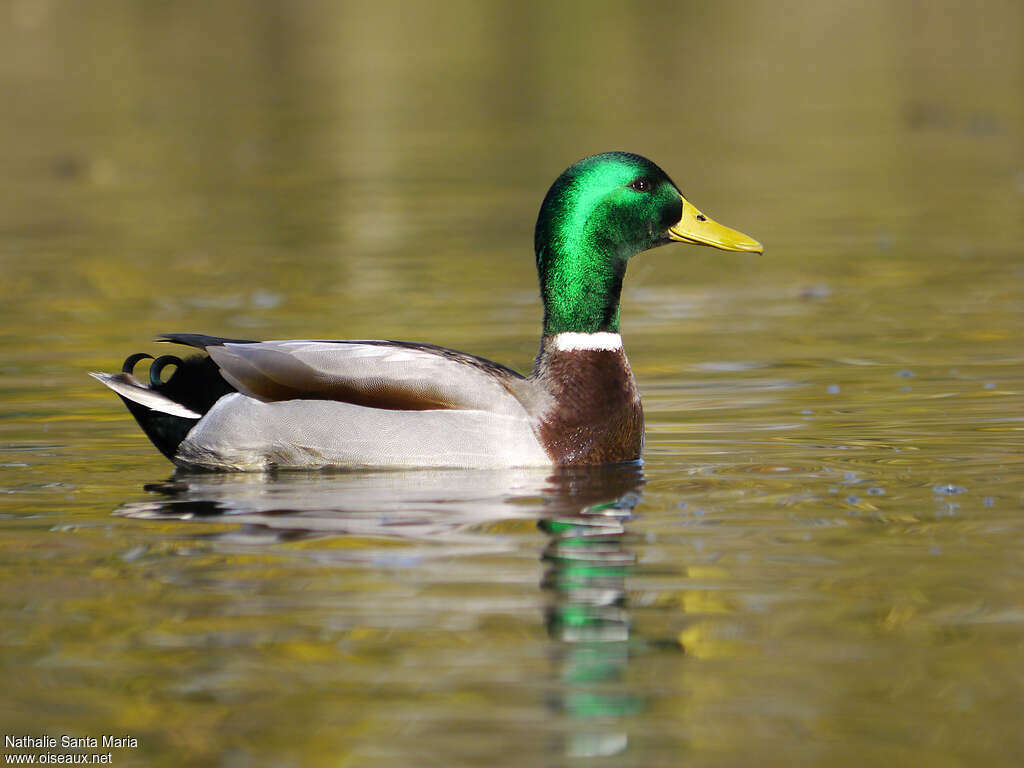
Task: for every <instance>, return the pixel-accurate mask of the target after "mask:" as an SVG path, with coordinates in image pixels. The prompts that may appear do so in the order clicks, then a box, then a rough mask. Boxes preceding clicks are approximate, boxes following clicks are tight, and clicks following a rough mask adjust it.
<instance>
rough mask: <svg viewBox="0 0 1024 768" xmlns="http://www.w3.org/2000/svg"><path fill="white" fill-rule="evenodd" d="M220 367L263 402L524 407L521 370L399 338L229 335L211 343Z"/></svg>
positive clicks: (415, 407) (241, 388)
mask: <svg viewBox="0 0 1024 768" xmlns="http://www.w3.org/2000/svg"><path fill="white" fill-rule="evenodd" d="M206 352H207V353H208V354H209V355H210V357H211V358H213V361H214V362H215V363H216V364H217V366H218V367H219V368H220V371H221V375H222V376H223V377H224V378H225V379H226V380H227V381H228V382H229V383H230V384H231V385H232V386H234V387H235V388H237V389H238V391H239V392H242V393H243V394H246V395H249V396H250V397H253V398H256V399H258V400H263V401H265V402H273V401H281V400H300V399H305V400H338V401H342V402H346V403H352V404H355V405H362V406H366V407H370V408H386V409H391V410H413V411H416V410H436V409H457V410H482V411H492V412H496V413H511V412H515V411H519V412H521V409H522V405H521V404H520V403H519V400H518V399H517V397H516V395H515V390H516V389H518V388H520V387H522V386H523V384H524V383H525V380H524V379H523V377H522V376H520V375H519V374H517V373H516V372H515V371H512V370H511V369H509V368H506V367H504V366H502V365H499V364H497V363H494V362H491V361H490V360H485V359H483V358H479V357H474V356H473V355H467V354H464V353H462V352H456V351H454V350H450V349H445V348H443V347H434V346H432V345H427V344H412V343H407V342H395V341H265V342H256V343H244V342H243V343H236V342H230V341H225V342H223V343H220V344H216V345H209V346H206Z"/></svg>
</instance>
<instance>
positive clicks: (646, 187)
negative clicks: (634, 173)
mask: <svg viewBox="0 0 1024 768" xmlns="http://www.w3.org/2000/svg"><path fill="white" fill-rule="evenodd" d="M626 186H627V187H629V188H630V189H632V190H634V191H636V192H650V191H651V182H650V181H649V180H648V179H646V178H644V177H643V176H641V177H640V178H639V179H633V180H632V181H631V182H629V184H627V185H626Z"/></svg>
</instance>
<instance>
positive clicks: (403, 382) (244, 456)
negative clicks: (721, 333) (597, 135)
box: [94, 152, 761, 469]
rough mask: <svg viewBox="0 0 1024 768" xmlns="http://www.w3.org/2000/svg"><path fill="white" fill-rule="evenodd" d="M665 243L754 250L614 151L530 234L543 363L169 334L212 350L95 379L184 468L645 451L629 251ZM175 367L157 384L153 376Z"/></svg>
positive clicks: (582, 457) (575, 460) (632, 455)
mask: <svg viewBox="0 0 1024 768" xmlns="http://www.w3.org/2000/svg"><path fill="white" fill-rule="evenodd" d="M672 241H678V242H687V243H698V244H702V245H710V246H713V247H715V248H721V249H724V250H732V251H760V250H761V245H760V244H759V243H758V242H757V241H755V240H752V239H751V238H749V237H747V236H746V235H743V234H741V233H739V232H736V231H734V230H731V229H728V228H726V227H723V226H721V225H719V224H716V223H715V222H713V221H711V220H710V219H708V218H707V217H706V216H704V215H703V214H702V213H701V212H700V211H698V210H697V209H696V208H694V207H693V206H692V205H691V204H690V203H688V202H687V201H686V200H685V199H683V197H682V195H681V194H680V193H679V190H678V189H677V188H676V186H675V184H673V183H672V181H671V180H670V179H669V178H668V176H666V175H665V173H664V172H663V171H662V170H661V169H660V168H658V167H657V166H656V165H654V164H653V163H652V162H650V161H649V160H646V159H644V158H642V157H639V156H638V155H631V154H625V153H621V152H613V153H607V154H602V155H594V156H592V157H588V158H586V159H584V160H581V161H580V162H578V163H576V164H575V165H573V166H572V167H570V168H569V169H568V170H566V171H565V172H564V173H563V174H562V175H561V176H559V177H558V179H557V180H556V181H555V183H554V185H553V186H552V187H551V189H550V190H549V191H548V194H547V196H546V197H545V198H544V203H543V204H542V206H541V209H540V215H539V217H538V220H537V229H536V235H535V248H536V253H537V270H538V273H539V276H540V287H541V294H542V298H543V300H544V333H543V337H542V339H541V346H540V352H539V354H538V355H537V360H536V363H535V367H534V371H533V373H532V374H531V375H530V376H529V377H522V376H520V375H519V374H518V373H516V372H515V371H512V370H510V369H508V368H505V367H504V366H501V365H499V364H497V363H494V362H491V361H489V360H485V359H483V358H479V357H475V356H473V355H468V354H464V353H462V352H455V351H453V350H449V349H443V348H440V347H435V346H431V345H426V344H412V343H406V342H394V341H273V342H249V341H242V340H233V339H224V338H216V337H212V336H203V335H198V334H169V335H166V336H164V337H163V339H164V340H166V341H172V342H176V343H179V344H185V345H188V346H192V347H198V348H200V349H203V350H205V351H206V352H207V354H208V355H209V356H208V357H202V358H195V359H192V360H186V361H184V362H183V361H181V360H179V359H178V358H174V357H169V356H168V357H162V358H160V359H158V360H157V361H155V362H154V363H153V365H152V366H151V368H150V385H149V386H146V385H144V384H142V383H140V382H139V381H138V380H137V379H135V378H134V376H133V375H132V369H133V367H134V364H135V363H137V362H138V361H139V360H140V359H142V358H144V357H149V356H148V355H132V356H131V357H129V358H128V359H127V360H126V361H125V365H124V368H123V371H122V373H119V374H113V375H110V374H94V375H95V376H96V378H98V379H99V380H100V381H102V382H103V383H104V384H106V385H107V386H109V387H110V388H111V389H113V390H114V391H115V392H117V393H118V394H119V395H120V396H121V397H122V399H123V400H124V401H125V403H126V404H127V406H128V408H129V410H130V411H131V412H132V414H133V415H134V416H135V418H136V419H137V420H138V422H139V424H140V425H141V426H142V428H143V430H144V431H145V432H146V434H147V436H149V438H150V439H151V440H152V441H153V442H154V443H155V444H156V446H157V447H158V448H159V449H160V450H161V451H162V452H163V453H164V454H165V455H166V456H167V457H168V458H170V459H171V460H172V461H174V462H175V463H177V464H180V465H185V466H200V467H211V468H221V469H263V468H267V467H273V466H298V467H314V466H325V465H342V466H476V467H479V466H492V467H496V466H549V465H551V464H556V465H560V464H601V463H608V462H617V461H629V460H633V459H637V458H639V456H640V449H641V445H642V442H643V412H642V409H641V406H640V397H639V394H638V392H637V389H636V383H635V381H634V379H633V373H632V371H631V370H630V367H629V362H628V361H627V359H626V355H625V353H624V351H623V349H622V340H621V338H620V337H619V333H618V331H619V294H620V291H621V288H622V279H623V277H624V275H625V271H626V262H627V261H628V259H629V258H630V257H631V256H633V255H635V254H637V253H639V252H641V251H645V250H647V249H649V248H654V247H656V246H659V245H665V244H667V243H669V242H672ZM171 363H174V364H175V365H176V366H177V370H176V371H175V373H174V375H173V376H172V377H171V378H170V379H169V380H168V381H167V382H162V381H161V379H160V373H161V371H162V369H163V368H164V367H166V365H169V364H171Z"/></svg>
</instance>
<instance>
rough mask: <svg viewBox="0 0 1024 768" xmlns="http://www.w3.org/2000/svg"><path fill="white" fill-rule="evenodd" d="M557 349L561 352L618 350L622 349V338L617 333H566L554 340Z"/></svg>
mask: <svg viewBox="0 0 1024 768" xmlns="http://www.w3.org/2000/svg"><path fill="white" fill-rule="evenodd" d="M552 342H553V343H554V345H555V349H557V350H558V351H559V352H574V351H579V350H609V351H613V350H617V349H622V337H621V336H620V335H619V334H617V333H609V332H608V331H598V332H597V333H577V332H575V331H566V332H565V333H558V334H555V336H554V337H553V338H552Z"/></svg>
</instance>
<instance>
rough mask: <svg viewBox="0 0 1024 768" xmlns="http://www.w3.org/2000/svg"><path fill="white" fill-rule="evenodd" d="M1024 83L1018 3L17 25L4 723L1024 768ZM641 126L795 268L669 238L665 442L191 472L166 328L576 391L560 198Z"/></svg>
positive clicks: (329, 752)
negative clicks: (640, 455) (175, 454)
mask: <svg viewBox="0 0 1024 768" xmlns="http://www.w3.org/2000/svg"><path fill="white" fill-rule="evenodd" d="M1022 93H1024V10H1022V8H1021V6H1020V5H1019V4H1017V3H1012V2H1002V3H1000V2H988V3H983V4H981V5H980V6H975V5H963V6H961V5H960V4H954V3H933V4H921V3H882V2H868V3H863V2H856V3H855V2H840V3H831V4H819V3H787V4H783V5H779V4H778V3H769V2H727V3H711V4H709V3H699V4H698V3H655V2H651V3H635V4H627V3H588V4H567V3H566V4H561V3H556V4H541V3H527V4H522V3H474V2H466V3H459V4H445V5H443V6H441V5H437V6H433V7H429V6H426V5H423V6H420V5H416V4H412V3H388V2H384V3H381V2H378V3H374V4H365V5H364V4H359V5H356V4H347V3H345V4H339V3H315V2H283V0H282V2H264V3H245V2H222V3H215V4H212V3H203V2H183V3H152V2H144V1H143V0H135V1H129V0H123V1H121V2H115V1H113V0H111V1H110V2H97V3H77V2H71V1H70V0H68V1H63V2H62V1H61V0H52V1H51V2H45V1H43V0H38V1H34V0H11V2H9V3H6V4H4V5H3V7H2V8H0V96H2V103H3V105H4V108H3V115H2V116H0V146H2V147H3V148H4V151H3V152H2V153H0V170H2V173H3V176H2V181H0V268H2V276H0V574H2V576H0V578H2V582H0V583H2V585H3V586H2V590H0V679H2V680H3V692H2V693H0V729H2V731H3V735H12V736H25V735H31V736H36V737H38V736H42V735H44V734H48V735H52V736H54V737H56V738H57V739H58V740H59V739H60V736H61V735H62V734H69V735H72V736H77V737H96V738H99V737H100V736H101V735H103V734H114V735H122V736H124V735H126V736H129V737H132V738H134V739H137V740H138V746H137V747H125V748H120V749H118V748H115V749H113V750H112V763H113V764H114V765H124V766H129V765H146V766H148V765H159V766H209V765H220V766H236V765H260V766H293V765H294V766H300V765H301V766H339V765H344V766H348V765H351V766H385V765H386V766H394V765H409V766H414V765H415V766H420V765H438V766H450V765H462V764H464V765H480V764H483V765H589V764H593V765H612V764H614V765H636V766H641V765H642V766H651V765H658V766H661V765H665V766H676V765H691V766H733V765H734V766H745V765H780V766H782V765H822V766H825V765H827V766H863V765H885V766H892V765H905V766H920V765H928V766H968V765H970V766H975V765H1019V764H1020V763H1021V762H1024V738H1022V729H1021V726H1020V712H1021V707H1022V705H1024V678H1022V672H1021V670H1022V669H1024V599H1022V597H1021V594H1022V592H1021V589H1020V585H1021V583H1022V579H1024V556H1022V552H1024V483H1022V475H1024V472H1022V470H1024V451H1022V449H1024V432H1022V429H1024V408H1022V396H1024V365H1022V364H1024V354H1022V350H1024V346H1022V342H1024V246H1022V243H1024V216H1022V211H1024V100H1022V98H1021V94H1022ZM610 149H625V150H630V151H634V152H639V153H641V154H644V155H647V156H649V157H651V158H652V159H653V160H655V162H657V163H659V164H660V165H661V166H662V167H664V168H665V170H666V171H667V172H668V173H669V174H670V175H671V176H672V177H673V178H674V179H675V180H676V181H677V183H679V185H680V186H681V187H682V188H683V191H684V192H685V193H686V194H687V196H688V197H689V198H690V199H691V200H692V201H693V202H694V203H695V204H696V205H698V206H699V207H701V208H702V209H703V210H705V211H706V212H707V213H708V214H710V215H711V216H713V217H715V218H716V219H718V220H719V221H722V222H723V223H726V224H728V225H730V226H734V227H737V228H739V229H741V230H743V231H745V232H748V233H750V234H751V235H753V236H755V237H757V238H758V239H760V240H761V241H762V242H764V243H765V245H766V247H767V251H766V253H765V254H764V255H763V256H751V255H744V254H726V253H721V252H717V251H711V250H709V249H698V248H686V247H683V246H679V247H673V248H663V249H659V250H657V251H655V252H652V253H649V254H644V255H641V256H640V257H638V258H637V259H636V260H635V262H634V263H633V264H632V265H631V267H630V272H629V274H628V275H627V285H626V288H625V292H624V297H623V334H624V338H625V341H626V346H627V350H628V352H629V354H630V358H631V361H632V363H633V367H634V370H635V372H636V374H637V378H638V380H639V384H640V387H641V390H642V391H643V393H644V403H645V410H646V416H647V446H646V451H645V463H644V466H643V467H642V469H636V468H633V469H630V468H626V469H622V468H619V469H612V470H604V471H595V472H579V473H563V474H552V473H545V472H540V473H537V472H508V473H501V472H497V473H495V472H442V473H340V474H338V473H335V474H327V473H321V474H314V475H304V474H284V475H280V476H278V477H262V476H227V477H225V476H217V475H202V476H188V475H180V474H179V475H173V473H172V468H171V466H170V464H168V463H167V462H166V461H165V460H164V459H163V458H162V457H160V456H159V454H157V452H156V451H155V450H154V449H153V448H152V447H151V446H150V445H149V444H148V442H147V441H146V440H145V438H144V437H143V436H142V435H141V433H140V432H139V431H138V429H137V428H136V426H135V424H134V422H133V421H132V420H131V418H130V417H129V415H128V414H127V412H125V411H124V409H123V407H122V406H121V404H120V403H119V402H118V401H117V399H116V398H114V397H113V396H112V395H111V394H110V393H109V392H107V391H105V390H103V389H102V388H101V387H99V386H98V385H97V384H96V383H95V382H93V381H92V380H91V379H89V378H88V377H87V376H86V375H85V374H86V372H87V371H89V370H116V369H117V367H118V366H119V365H120V362H121V360H122V359H123V357H124V356H125V355H127V354H128V353H130V352H134V351H138V350H144V349H149V350H151V351H152V350H153V347H152V344H151V343H150V341H149V340H150V339H151V338H152V337H153V335H155V334H156V333H159V332H163V331H202V332H209V333H216V334H223V335H229V336H250V337H259V338H290V337H318V338H331V337H338V338H366V337H370V338H373V337H385V338H407V339H416V340H423V341H430V342H433V343H437V344H443V345H446V346H453V347H457V348H461V349H465V350H467V351H470V352H474V353H478V354H483V355H485V356H489V357H492V358H494V359H496V360H498V361H500V362H502V363H505V364H508V365H512V366H514V367H517V368H519V369H521V370H522V369H526V368H528V367H529V365H530V363H531V360H532V356H533V354H534V352H535V350H536V342H537V335H538V332H539V320H540V308H539V304H538V301H537V297H536V277H535V274H534V271H533V259H532V227H533V222H534V217H535V215H536V209H537V207H538V205H539V203H540V200H541V198H542V196H543V194H544V192H545V191H546V189H547V186H548V184H550V182H551V181H552V180H553V179H554V177H555V176H556V175H557V174H558V173H559V172H560V171H561V170H562V169H563V168H564V167H566V166H567V165H568V164H570V163H571V162H573V161H574V160H576V159H578V158H579V157H581V156H583V155H586V154H590V153H592V152H597V151H604V150H610ZM47 751H49V752H66V753H74V750H61V749H59V748H58V749H55V750H31V749H29V750H19V749H16V748H8V747H6V746H5V747H3V748H2V749H0V752H3V754H4V755H5V756H6V755H8V754H14V753H20V752H25V753H36V754H39V753H42V752H47ZM105 751H111V750H103V749H85V750H84V751H80V752H78V754H91V753H94V752H95V753H102V752H105ZM602 755H603V757H602Z"/></svg>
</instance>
